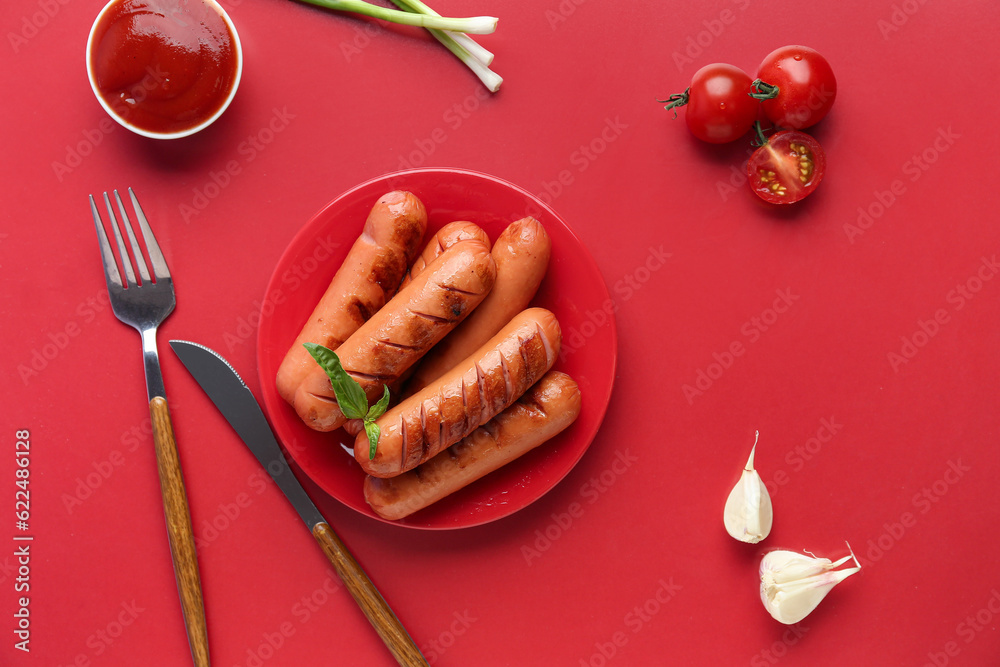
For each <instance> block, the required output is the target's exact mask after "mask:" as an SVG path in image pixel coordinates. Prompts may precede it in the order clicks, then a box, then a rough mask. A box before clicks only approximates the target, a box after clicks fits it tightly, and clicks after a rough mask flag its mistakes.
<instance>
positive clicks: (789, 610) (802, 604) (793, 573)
mask: <svg viewBox="0 0 1000 667" xmlns="http://www.w3.org/2000/svg"><path fill="white" fill-rule="evenodd" d="M847 548H848V549H850V548H851V545H847ZM852 559H853V560H854V567H848V568H844V569H843V570H835V568H837V567H840V566H841V565H843V564H844V563H846V562H847V561H849V560H852ZM860 569H861V564H860V563H858V559H857V558H855V556H854V552H853V551H851V555H850V556H844V557H843V558H841V559H840V560H838V561H836V562H830V559H828V558H812V557H810V556H804V555H802V554H800V553H796V552H794V551H772V552H770V553H768V554H767V555H765V556H764V558H763V560H761V562H760V599H761V602H763V603H764V608H765V609H767V611H768V612H769V613H770V614H771V616H773V617H774V619H775V620H777V621H780V622H782V623H785V624H787V625H791V624H792V623H798V622H799V621H801V620H802V619H803V618H805V617H806V616H808V615H809V613H810V612H811V611H812V610H813V609H815V608H816V606H817V605H818V604H819V603H820V602H822V600H823V598H825V597H826V594H827V593H829V592H830V589H832V588H833V587H834V586H836V585H837V584H839V583H840V582H842V581H843V580H844V579H846V578H847V577H849V576H851V575H852V574H854V573H855V572H858V571H859V570H860Z"/></svg>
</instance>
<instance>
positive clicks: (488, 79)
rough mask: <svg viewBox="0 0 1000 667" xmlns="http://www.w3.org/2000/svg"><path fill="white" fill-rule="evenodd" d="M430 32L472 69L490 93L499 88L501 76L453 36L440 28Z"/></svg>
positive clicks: (501, 81)
mask: <svg viewBox="0 0 1000 667" xmlns="http://www.w3.org/2000/svg"><path fill="white" fill-rule="evenodd" d="M430 33H431V34H432V35H434V37H435V38H436V39H437V40H438V41H439V42H441V43H442V44H443V45H444V47H445V48H446V49H448V50H449V51H451V52H452V53H453V54H454V55H455V57H456V58H458V59H459V60H461V61H462V62H463V63H465V66H466V67H468V68H469V69H470V70H472V73H473V74H475V75H476V76H477V77H479V80H480V81H482V82H483V85H484V86H486V88H488V89H489V91H490V92H491V93H495V92H497V91H498V90H500V84H502V83H503V78H502V77H501V76H500V75H499V74H497V73H496V72H494V71H493V70H491V69H490V68H489V67H487V66H486V65H484V64H483V63H482V61H480V60H478V59H476V58H475V57H473V56H472V54H470V53H469V52H468V51H466V50H465V49H464V48H462V47H461V46H459V44H458V42H457V41H455V38H454V37H452V36H451V35H450V34H448V33H447V32H444V31H442V30H431V31H430Z"/></svg>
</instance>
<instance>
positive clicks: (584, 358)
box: [257, 169, 617, 529]
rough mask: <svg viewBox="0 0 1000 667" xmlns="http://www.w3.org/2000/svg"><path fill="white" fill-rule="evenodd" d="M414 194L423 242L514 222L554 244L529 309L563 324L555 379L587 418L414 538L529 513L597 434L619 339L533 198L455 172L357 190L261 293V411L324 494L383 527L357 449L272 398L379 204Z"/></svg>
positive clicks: (560, 225)
mask: <svg viewBox="0 0 1000 667" xmlns="http://www.w3.org/2000/svg"><path fill="white" fill-rule="evenodd" d="M390 190H409V191H410V192H412V193H413V194H415V195H416V196H417V197H419V198H420V200H421V201H422V202H423V203H424V206H426V208H427V214H428V228H427V237H426V238H430V235H431V234H433V233H434V232H436V231H437V230H438V229H440V228H441V227H442V226H443V225H445V224H447V223H449V222H451V221H453V220H470V221H472V222H474V223H476V224H478V225H479V226H481V227H482V228H483V229H484V230H485V231H486V232H487V233H488V234H489V236H490V238H491V239H496V238H497V236H498V235H499V234H500V232H501V231H503V229H504V228H505V227H506V226H507V225H508V224H509V223H511V222H513V221H514V220H518V219H520V218H522V217H524V216H525V215H532V216H534V217H535V218H537V219H538V220H539V221H540V222H541V223H542V225H544V227H545V229H546V231H547V232H548V234H549V236H550V237H551V239H552V258H551V260H550V264H549V269H548V272H547V274H546V276H545V280H544V281H543V282H542V286H541V288H540V289H539V292H538V295H537V296H536V297H535V300H534V302H533V305H538V306H542V307H544V308H548V309H549V310H551V311H552V312H553V313H555V315H556V317H558V319H559V323H560V325H561V326H562V331H563V351H562V354H561V355H560V358H559V360H558V361H557V362H556V365H555V368H556V369H558V370H561V371H564V372H566V373H568V374H569V375H571V376H572V377H573V378H574V379H575V380H576V381H577V383H578V384H579V385H580V390H581V393H582V395H583V408H582V410H581V412H580V416H579V417H578V418H577V420H576V422H574V423H573V425H572V426H570V428H568V429H567V430H566V431H564V432H563V433H561V434H560V435H559V436H557V437H556V438H554V439H552V440H551V441H549V442H546V443H545V444H543V445H541V446H540V447H538V448H537V449H535V450H533V451H531V452H529V453H528V454H526V455H524V456H522V457H521V458H519V459H518V460H516V461H514V462H512V463H510V464H508V465H507V466H505V467H504V468H502V469H500V470H498V471H496V472H494V473H492V474H490V475H488V476H487V477H484V478H483V479H481V480H479V481H477V482H476V483H475V484H472V485H470V486H469V487H467V488H465V489H463V490H462V491H459V492H457V493H455V494H452V495H451V496H449V497H447V498H445V499H444V500H441V501H440V502H438V503H436V504H435V505H432V506H431V507H428V508H427V509H424V510H422V511H420V512H417V513H415V514H414V515H412V516H410V517H408V518H406V519H403V520H401V521H393V522H390V523H393V524H396V525H402V526H407V527H410V528H424V529H448V528H464V527H468V526H476V525H479V524H483V523H487V522H489V521H494V520H496V519H499V518H501V517H504V516H507V515H509V514H511V513H513V512H515V511H517V510H519V509H521V508H522V507H525V506H527V505H529V504H530V503H532V502H534V501H535V500H537V499H538V498H540V497H541V496H542V495H543V494H545V492H547V491H548V490H549V489H551V488H552V487H553V486H555V485H556V484H557V483H558V482H559V481H560V480H561V479H562V478H563V477H565V476H566V474H567V473H568V472H569V471H570V470H571V469H572V468H573V466H574V465H576V463H577V461H579V460H580V457H582V456H583V453H584V452H585V451H586V450H587V448H588V447H589V446H590V443H591V441H592V440H593V438H594V435H595V434H596V433H597V429H598V428H599V427H600V424H601V420H602V419H603V418H604V412H605V410H606V409H607V405H608V400H609V399H610V397H611V387H612V384H613V383H614V377H615V359H616V356H617V336H616V332H615V321H614V316H613V314H612V313H613V304H614V302H613V301H612V300H611V297H610V296H609V294H608V289H607V286H606V285H605V284H604V279H603V278H602V277H601V274H600V271H599V270H598V268H597V265H596V264H595V263H594V260H593V258H592V257H591V256H590V253H589V252H588V251H587V249H586V248H585V247H584V246H583V244H581V243H580V240H579V239H578V238H577V237H576V236H575V235H574V234H573V232H572V231H571V230H570V228H569V226H568V225H567V224H566V223H565V222H564V221H563V220H562V218H560V217H559V215H558V214H556V213H555V211H553V210H552V209H551V208H549V207H548V206H546V205H545V204H544V203H543V202H542V201H540V200H539V199H538V198H536V197H535V196H534V195H532V194H530V193H528V192H527V191H525V190H522V189H521V188H519V187H517V186H515V185H512V184H511V183H508V182H506V181H503V180H501V179H499V178H495V177H493V176H488V175H486V174H481V173H476V172H471V171H465V170H460V169H415V170H410V171H402V172H397V173H393V174H387V175H385V176H381V177H379V178H376V179H373V180H370V181H368V182H366V183H362V184H361V185H358V186H356V187H354V188H352V189H351V190H348V191H347V192H345V193H344V194H342V195H340V196H339V197H337V198H336V199H334V200H333V201H332V202H330V203H329V204H327V206H326V207H325V208H323V209H322V210H321V211H320V212H319V213H317V214H316V215H315V216H314V217H313V218H312V220H310V221H309V222H308V223H306V225H305V227H303V228H302V229H301V230H300V231H299V233H298V234H296V235H295V238H293V239H292V242H291V244H290V245H289V246H288V248H287V249H286V250H285V252H284V254H283V255H282V256H281V259H280V260H279V261H278V266H277V267H276V268H275V270H274V274H273V275H272V276H271V280H270V282H269V284H268V286H267V293H266V294H267V301H268V303H272V304H274V308H273V310H271V311H270V312H268V313H266V314H265V315H264V317H263V318H262V321H261V323H260V330H259V333H258V338H257V367H258V372H259V373H260V384H261V387H262V389H261V393H262V395H263V400H264V408H265V410H266V411H267V414H268V417H269V418H270V420H271V424H272V426H273V428H274V431H275V434H276V435H277V437H278V439H279V440H280V441H281V443H282V445H284V447H285V449H286V451H287V452H288V454H289V455H290V456H291V457H292V458H294V459H295V461H296V463H298V464H299V466H300V467H301V468H302V470H303V471H304V472H305V473H306V474H307V475H309V477H310V478H312V480H313V481H314V482H316V484H317V485H319V486H320V488H322V489H323V490H324V491H326V492H327V493H329V494H330V495H331V496H333V497H334V498H336V499H337V500H339V501H340V502H342V503H344V504H345V505H347V506H349V507H352V508H354V509H356V510H357V511H359V512H361V513H362V514H365V515H367V516H370V517H373V518H376V519H379V520H382V519H380V518H379V517H378V516H377V515H376V514H375V513H374V512H372V511H371V508H369V507H368V504H367V503H365V500H364V496H363V494H362V482H363V481H364V473H363V472H362V470H361V468H360V466H358V464H357V463H356V462H355V460H354V457H353V455H351V454H348V452H347V451H345V450H344V448H343V447H348V448H350V447H353V443H354V438H352V437H350V436H348V435H347V434H346V433H344V432H343V430H340V429H338V430H337V431H334V432H332V433H319V432H317V431H313V430H311V429H309V428H308V427H306V426H305V425H304V424H303V423H302V421H301V420H300V419H299V418H298V416H297V415H296V414H295V410H293V409H292V407H291V406H289V405H288V404H287V403H285V402H284V401H283V400H282V399H281V397H280V396H279V395H278V392H277V389H276V388H275V383H274V378H275V376H276V375H277V372H278V366H280V365H281V360H282V359H283V358H284V356H285V353H286V352H287V351H288V348H289V346H290V345H291V344H292V342H293V341H294V340H295V337H296V336H297V335H298V332H299V330H300V329H301V327H302V324H303V323H304V322H305V320H306V318H307V317H308V316H309V314H310V313H311V312H312V309H313V308H314V307H315V305H316V303H317V302H318V301H319V299H320V297H321V296H322V294H323V292H324V291H325V290H326V287H327V285H329V283H330V280H331V279H332V278H333V274H334V273H335V272H336V270H337V268H338V267H339V266H340V264H341V262H342V261H343V259H344V257H345V256H346V255H347V252H348V250H350V248H351V246H352V245H353V243H354V241H355V240H356V239H357V237H358V235H359V234H360V233H361V229H362V227H363V226H364V222H365V218H367V216H368V212H369V211H370V210H371V208H372V206H373V205H374V204H375V202H376V200H377V199H378V198H379V197H380V196H381V195H383V194H385V193H386V192H389V191H390Z"/></svg>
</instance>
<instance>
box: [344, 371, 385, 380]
mask: <svg viewBox="0 0 1000 667" xmlns="http://www.w3.org/2000/svg"><path fill="white" fill-rule="evenodd" d="M345 370H346V369H345ZM347 374H348V375H350V376H351V377H352V378H354V379H355V380H364V381H365V382H382V383H385V382H388V381H390V380H394V379H395V376H394V375H373V374H371V373H361V372H359V371H347Z"/></svg>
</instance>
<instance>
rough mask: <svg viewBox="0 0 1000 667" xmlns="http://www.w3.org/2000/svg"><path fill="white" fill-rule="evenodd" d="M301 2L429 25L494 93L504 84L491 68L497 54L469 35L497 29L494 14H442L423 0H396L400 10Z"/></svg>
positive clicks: (336, 1)
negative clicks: (456, 15) (463, 16)
mask: <svg viewBox="0 0 1000 667" xmlns="http://www.w3.org/2000/svg"><path fill="white" fill-rule="evenodd" d="M300 1H301V2H306V3H308V4H311V5H317V6H319V7H325V8H327V9H334V10H338V11H345V12H354V13H356V14H363V15H365V16H371V17H372V18H377V19H382V20H384V21H389V22H390V23H400V24H403V25H412V26H418V27H422V28H426V29H427V31H428V32H430V33H431V35H433V36H434V38H435V39H436V40H437V41H439V42H440V43H441V44H442V45H444V47H445V48H446V49H448V50H449V51H451V52H452V54H454V56H455V57H456V58H458V59H459V60H461V61H462V63H464V64H465V66H466V67H468V68H469V69H470V70H472V72H473V73H474V74H475V75H476V76H477V77H478V78H479V80H480V81H482V82H483V85H484V86H486V88H488V89H489V91H490V92H491V93H495V92H497V91H498V90H499V89H500V84H502V83H503V78H502V77H501V76H500V75H499V74H497V73H496V72H494V71H493V70H491V69H490V67H489V66H490V64H491V63H492V62H493V53H491V52H490V51H489V50H488V49H485V48H483V47H482V46H481V45H479V44H478V43H477V42H476V41H475V40H474V39H472V38H471V37H469V35H468V34H467V33H472V34H474V35H488V34H490V33H492V32H493V31H495V30H496V27H497V19H496V18H495V17H493V16H473V17H469V18H448V17H444V16H441V15H440V14H438V13H437V12H435V11H434V10H433V9H431V8H430V7H428V6H427V5H425V4H424V3H423V2H421V0H392V2H393V3H394V4H395V5H396V6H397V7H399V8H400V9H399V10H396V9H388V8H385V7H379V6H378V5H372V4H370V3H368V2H364V0H300ZM400 10H403V11H400Z"/></svg>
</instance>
